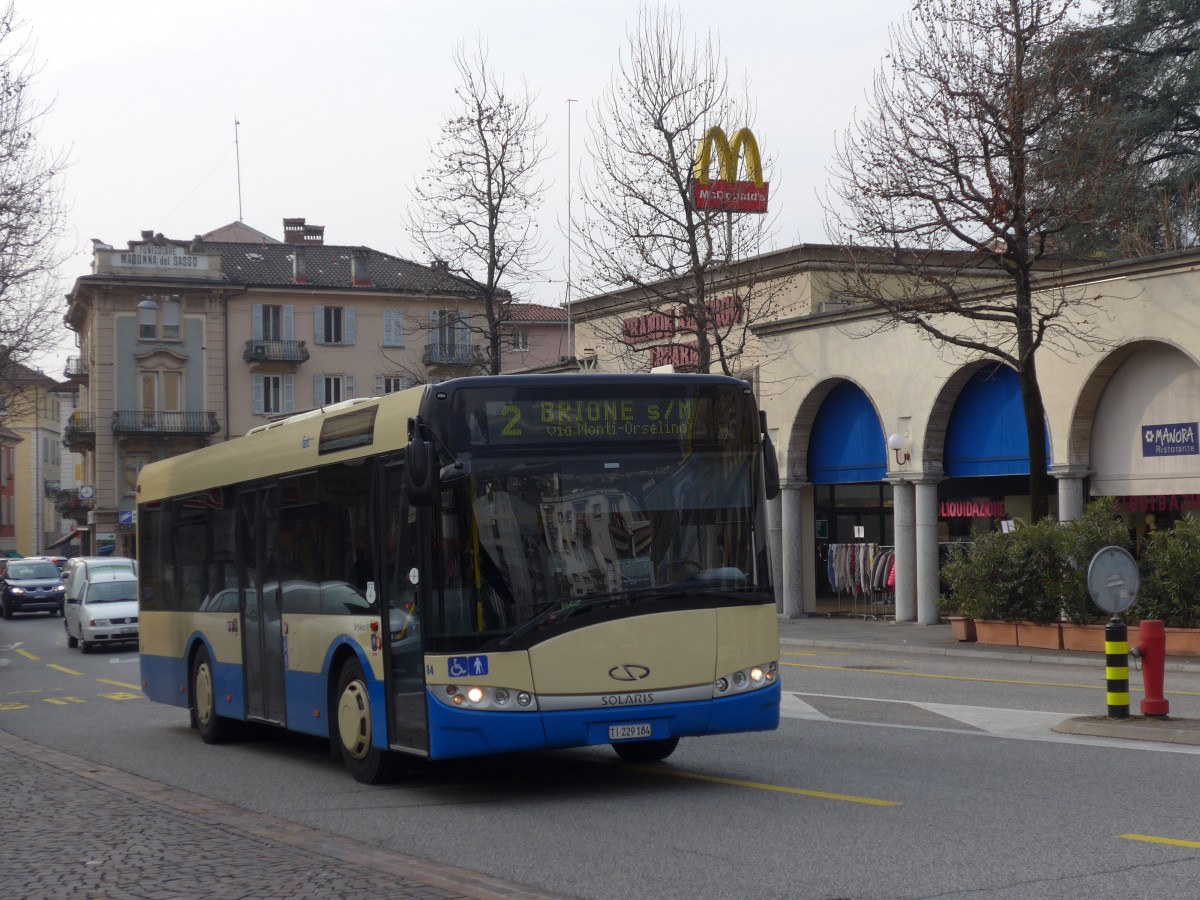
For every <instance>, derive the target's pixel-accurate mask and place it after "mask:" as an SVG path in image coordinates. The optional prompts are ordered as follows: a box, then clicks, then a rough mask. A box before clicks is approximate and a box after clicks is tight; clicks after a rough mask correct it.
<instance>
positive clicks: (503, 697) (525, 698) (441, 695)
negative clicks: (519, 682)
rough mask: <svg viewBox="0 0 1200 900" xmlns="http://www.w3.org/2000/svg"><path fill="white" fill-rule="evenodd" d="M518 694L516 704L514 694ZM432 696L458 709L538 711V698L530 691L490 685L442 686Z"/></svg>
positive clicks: (432, 692)
mask: <svg viewBox="0 0 1200 900" xmlns="http://www.w3.org/2000/svg"><path fill="white" fill-rule="evenodd" d="M514 693H515V694H516V701H517V702H516V703H515V704H514V703H513V702H512V701H513V694H514ZM430 694H431V695H432V696H433V697H434V698H435V699H437V700H438V701H439V702H441V703H444V704H446V705H447V706H453V707H455V708H457V709H486V710H492V711H494V712H505V711H507V712H525V711H528V710H534V709H537V708H538V706H537V697H536V696H534V695H533V694H531V693H529V692H528V691H513V690H512V689H511V688H505V687H491V686H489V685H482V684H472V685H464V686H460V685H457V684H446V685H442V686H441V689H440V690H436V691H431V692H430Z"/></svg>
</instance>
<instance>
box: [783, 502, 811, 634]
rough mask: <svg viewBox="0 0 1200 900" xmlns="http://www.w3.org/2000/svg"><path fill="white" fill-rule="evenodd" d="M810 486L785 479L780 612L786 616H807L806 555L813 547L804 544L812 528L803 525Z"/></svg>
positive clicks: (795, 617) (792, 617) (793, 617)
mask: <svg viewBox="0 0 1200 900" xmlns="http://www.w3.org/2000/svg"><path fill="white" fill-rule="evenodd" d="M808 487H811V485H809V484H808V482H806V481H792V480H788V481H785V482H784V483H783V503H782V507H781V509H782V516H781V520H782V522H781V524H782V532H783V539H782V543H783V553H782V554H781V560H782V566H781V567H782V569H783V575H782V578H781V580H780V586H781V589H782V604H781V612H780V615H782V616H783V617H784V618H787V619H799V618H803V616H804V568H805V567H804V559H805V554H806V553H808V552H811V551H812V548H811V547H806V546H805V545H806V543H807V542H808V533H809V532H808V529H806V528H805V527H804V518H805V517H804V494H805V488H808ZM810 493H811V491H810Z"/></svg>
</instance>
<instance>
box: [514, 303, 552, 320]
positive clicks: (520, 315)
mask: <svg viewBox="0 0 1200 900" xmlns="http://www.w3.org/2000/svg"><path fill="white" fill-rule="evenodd" d="M504 320H505V321H506V322H565V321H567V311H566V310H565V309H563V308H562V307H561V306H542V305H541V304H539V303H513V304H510V305H509V306H508V307H507V309H505V311H504Z"/></svg>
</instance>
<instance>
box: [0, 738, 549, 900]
mask: <svg viewBox="0 0 1200 900" xmlns="http://www.w3.org/2000/svg"><path fill="white" fill-rule="evenodd" d="M0 853H2V854H3V863H0V897H5V898H9V897H11V898H21V900H43V898H44V900H60V898H61V900H134V898H144V900H175V898H181V900H183V898H187V900H191V898H205V900H208V898H213V900H252V898H292V897H320V898H322V900H330V898H354V900H372V898H389V900H391V898H397V900H407V898H422V900H424V898H439V900H440V898H463V897H465V898H479V900H502V898H503V900H508V898H511V900H551V898H552V895H549V894H543V893H539V892H537V891H533V890H529V889H527V888H523V887H521V886H519V885H514V884H508V883H505V882H503V881H500V880H498V879H494V878H490V877H488V876H485V875H480V874H478V873H475V872H469V871H467V870H465V869H458V868H455V867H453V866H447V865H442V864H440V863H435V862H431V861H428V860H422V859H416V858H413V857H407V856H404V855H403V854H398V853H395V852H392V851H390V850H388V851H385V850H382V849H380V848H377V847H373V846H370V845H368V844H363V843H360V842H358V841H353V840H349V839H346V838H340V837H335V836H333V835H329V834H325V833H324V832H321V831H318V830H316V829H313V828H308V827H305V826H303V825H297V824H295V823H293V822H288V821H286V820H284V819H278V818H275V817H273V816H267V815H262V814H260V813H255V812H251V811H249V810H245V809H241V808H239V807H237V806H234V805H232V804H229V803H223V802H220V801H216V800H210V799H208V798H206V797H202V796H200V795H198V794H193V793H191V792H189V791H185V790H181V789H178V788H173V787H169V786H167V785H164V784H162V783H160V782H156V781H151V780H150V779H147V778H141V777H139V776H137V775H131V774H129V773H127V772H122V771H120V770H119V769H113V768H110V767H108V766H103V765H99V764H96V763H93V762H90V761H88V760H85V759H80V758H79V757H76V756H71V755H69V754H66V753H60V752H58V751H55V750H51V749H48V748H46V747H42V746H39V745H37V744H34V743H31V742H29V741H26V740H24V739H22V738H18V737H15V736H13V735H10V734H8V733H6V732H4V731H0Z"/></svg>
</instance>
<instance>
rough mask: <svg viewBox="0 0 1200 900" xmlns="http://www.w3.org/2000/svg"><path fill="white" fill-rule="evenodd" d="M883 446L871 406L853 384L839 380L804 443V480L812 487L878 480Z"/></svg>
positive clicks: (882, 467)
mask: <svg viewBox="0 0 1200 900" xmlns="http://www.w3.org/2000/svg"><path fill="white" fill-rule="evenodd" d="M886 474H887V445H886V443H885V441H884V437H883V426H882V425H880V424H879V416H878V415H876V413H875V407H874V406H872V405H871V401H870V400H868V399H867V395H866V394H864V393H863V392H862V391H861V390H860V389H859V388H858V386H857V385H854V384H852V383H851V382H849V381H843V382H842V383H841V384H839V385H838V386H837V387H835V388H834V389H833V390H832V391H830V392H829V396H828V397H826V398H825V400H824V402H823V403H822V404H821V409H820V410H819V411H818V412H817V416H816V419H814V420H813V430H812V437H811V438H810V439H809V442H808V480H809V481H811V482H812V483H813V484H854V483H857V482H863V481H881V480H882V479H883V477H884V475H886Z"/></svg>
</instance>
